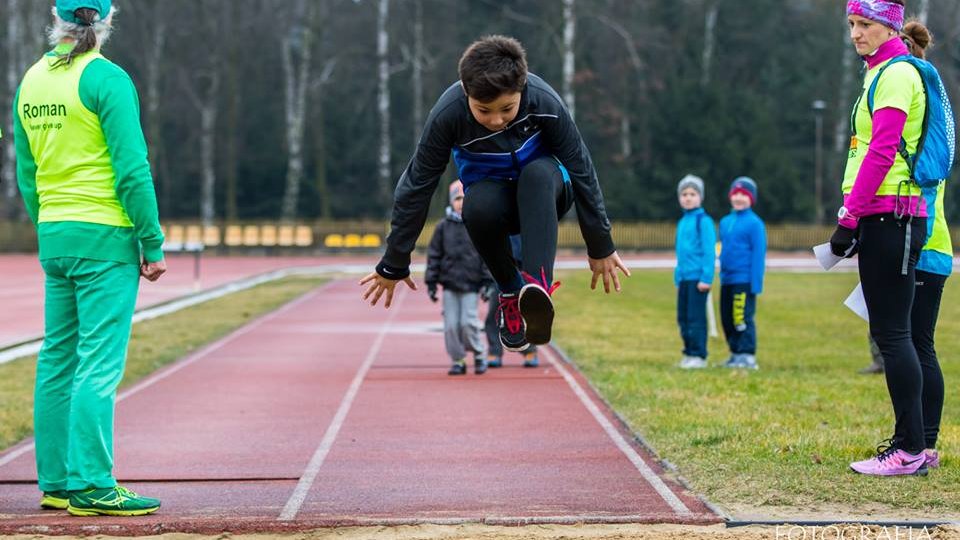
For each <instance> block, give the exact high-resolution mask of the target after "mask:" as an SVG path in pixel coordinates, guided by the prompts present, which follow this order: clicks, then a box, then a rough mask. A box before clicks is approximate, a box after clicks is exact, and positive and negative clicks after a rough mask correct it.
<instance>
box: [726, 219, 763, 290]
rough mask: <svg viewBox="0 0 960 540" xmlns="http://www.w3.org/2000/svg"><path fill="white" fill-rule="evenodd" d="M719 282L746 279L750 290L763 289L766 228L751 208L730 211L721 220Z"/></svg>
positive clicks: (727, 283)
mask: <svg viewBox="0 0 960 540" xmlns="http://www.w3.org/2000/svg"><path fill="white" fill-rule="evenodd" d="M720 244H721V245H722V246H721V250H720V283H721V284H722V285H733V284H736V283H749V284H750V292H752V293H753V294H760V293H761V292H763V271H764V266H765V264H766V257H767V229H766V227H764V225H763V220H762V219H760V216H758V215H757V214H755V213H754V211H753V210H752V209H750V208H748V209H746V210H740V211H733V212H730V213H729V214H728V215H726V216H725V217H724V218H723V219H721V220H720Z"/></svg>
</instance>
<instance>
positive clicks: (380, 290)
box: [370, 287, 385, 306]
mask: <svg viewBox="0 0 960 540" xmlns="http://www.w3.org/2000/svg"><path fill="white" fill-rule="evenodd" d="M384 290H385V289H384V287H377V294H375V295H373V300H371V301H370V305H371V306H375V305H377V302H379V301H380V297H381V296H383V291H384Z"/></svg>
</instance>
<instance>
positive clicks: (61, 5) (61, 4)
mask: <svg viewBox="0 0 960 540" xmlns="http://www.w3.org/2000/svg"><path fill="white" fill-rule="evenodd" d="M110 7H111V0H57V15H59V16H60V18H61V19H63V20H65V21H67V22H68V23H73V24H83V23H82V21H80V19H78V18H77V16H76V15H75V12H76V11H77V10H78V9H83V8H87V9H92V10H94V11H96V12H97V13H99V14H100V20H103V19H106V18H107V15H109V14H110Z"/></svg>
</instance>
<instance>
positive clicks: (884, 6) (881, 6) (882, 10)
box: [847, 0, 903, 32]
mask: <svg viewBox="0 0 960 540" xmlns="http://www.w3.org/2000/svg"><path fill="white" fill-rule="evenodd" d="M847 15H859V16H861V17H864V18H867V19H870V20H872V21H877V22H878V23H881V24H884V25H886V26H889V27H890V28H893V29H894V30H896V31H897V32H899V31H900V30H902V29H903V6H901V5H900V4H895V3H893V2H889V1H888V0H848V2H847Z"/></svg>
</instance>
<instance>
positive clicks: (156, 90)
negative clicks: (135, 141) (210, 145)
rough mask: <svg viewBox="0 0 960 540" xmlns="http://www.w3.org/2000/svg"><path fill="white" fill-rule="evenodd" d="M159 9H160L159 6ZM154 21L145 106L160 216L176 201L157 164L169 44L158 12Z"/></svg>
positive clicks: (151, 169)
mask: <svg viewBox="0 0 960 540" xmlns="http://www.w3.org/2000/svg"><path fill="white" fill-rule="evenodd" d="M158 9H159V6H158ZM155 15H158V16H157V17H156V18H155V19H154V21H153V22H154V24H155V26H154V27H153V29H152V30H153V36H152V39H150V40H149V41H148V49H147V51H146V52H147V54H146V57H147V66H146V78H147V80H146V96H145V97H146V102H147V103H146V105H147V107H146V108H147V134H148V136H147V138H148V140H149V143H150V152H149V154H148V155H149V158H150V172H151V173H152V174H153V177H154V181H155V183H156V184H158V185H159V186H160V193H161V196H160V202H161V208H160V210H161V215H162V214H163V213H166V212H168V211H169V210H170V206H171V202H172V198H173V186H172V185H170V184H169V179H168V178H166V177H163V176H161V175H160V174H159V173H160V167H159V166H158V164H159V163H160V161H161V160H162V159H163V130H162V129H161V127H162V118H163V117H162V116H161V114H160V104H161V103H160V82H161V81H162V77H163V61H164V58H165V51H166V43H167V22H166V19H165V18H164V17H163V16H162V15H161V14H159V13H155Z"/></svg>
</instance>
